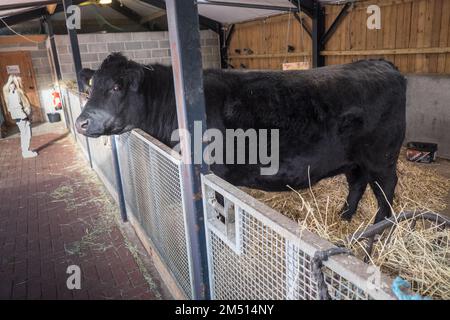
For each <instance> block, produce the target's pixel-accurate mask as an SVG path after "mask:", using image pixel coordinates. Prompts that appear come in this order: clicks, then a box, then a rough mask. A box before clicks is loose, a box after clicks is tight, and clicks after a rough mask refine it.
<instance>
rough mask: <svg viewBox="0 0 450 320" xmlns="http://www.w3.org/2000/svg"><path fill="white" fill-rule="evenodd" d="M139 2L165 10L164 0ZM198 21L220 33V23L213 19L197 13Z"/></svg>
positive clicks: (143, 0)
mask: <svg viewBox="0 0 450 320" xmlns="http://www.w3.org/2000/svg"><path fill="white" fill-rule="evenodd" d="M140 1H141V2H145V3H147V4H149V5H151V6H154V7H157V8H160V9H163V10H166V3H165V1H164V0H140ZM198 19H199V22H200V24H201V25H202V26H204V27H207V28H208V29H211V30H212V31H214V32H215V33H217V34H220V32H221V30H222V24H221V23H220V22H218V21H215V20H213V19H210V18H207V17H204V16H201V15H198Z"/></svg>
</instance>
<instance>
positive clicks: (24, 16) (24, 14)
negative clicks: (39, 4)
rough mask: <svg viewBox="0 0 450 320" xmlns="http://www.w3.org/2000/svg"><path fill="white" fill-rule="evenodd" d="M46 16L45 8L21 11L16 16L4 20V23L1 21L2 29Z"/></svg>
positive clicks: (0, 26)
mask: <svg viewBox="0 0 450 320" xmlns="http://www.w3.org/2000/svg"><path fill="white" fill-rule="evenodd" d="M46 14H47V10H46V9H45V8H38V9H33V10H24V11H20V12H17V13H16V14H14V15H11V16H8V17H4V18H2V20H3V21H0V28H5V27H6V25H9V26H13V25H15V24H18V23H22V22H25V21H29V20H33V19H38V18H40V17H42V16H45V15H46Z"/></svg>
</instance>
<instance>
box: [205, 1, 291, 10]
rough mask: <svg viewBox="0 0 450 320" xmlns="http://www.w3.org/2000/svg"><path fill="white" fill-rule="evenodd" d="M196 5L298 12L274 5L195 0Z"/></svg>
mask: <svg viewBox="0 0 450 320" xmlns="http://www.w3.org/2000/svg"><path fill="white" fill-rule="evenodd" d="M197 3H198V4H202V5H203V4H205V5H212V6H222V7H235V8H250V9H261V10H274V11H284V12H298V8H297V7H295V8H293V7H285V6H274V5H262V4H254V3H239V2H223V1H208V0H197Z"/></svg>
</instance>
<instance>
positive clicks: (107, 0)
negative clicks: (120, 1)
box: [98, 0, 112, 4]
mask: <svg viewBox="0 0 450 320" xmlns="http://www.w3.org/2000/svg"><path fill="white" fill-rule="evenodd" d="M98 3H100V4H111V3H112V0H100V1H99V2H98Z"/></svg>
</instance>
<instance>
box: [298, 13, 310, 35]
mask: <svg viewBox="0 0 450 320" xmlns="http://www.w3.org/2000/svg"><path fill="white" fill-rule="evenodd" d="M294 18H295V20H297V21H298V23H300V26H301V27H302V28H303V30H305V31H306V33H307V34H308V35H309V37H310V38H312V31H311V28H310V27H309V26H308V25H307V24H306V21H305V18H303V17H300V16H299V15H298V13H297V12H294Z"/></svg>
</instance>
